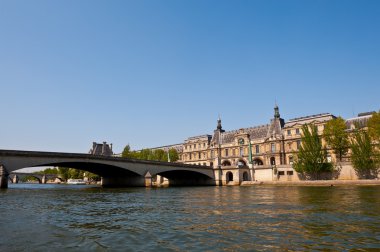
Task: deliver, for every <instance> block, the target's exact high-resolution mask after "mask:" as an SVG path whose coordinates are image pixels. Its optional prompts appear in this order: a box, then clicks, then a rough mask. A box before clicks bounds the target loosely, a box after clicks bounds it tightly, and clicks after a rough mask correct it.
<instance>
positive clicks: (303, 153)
mask: <svg viewBox="0 0 380 252" xmlns="http://www.w3.org/2000/svg"><path fill="white" fill-rule="evenodd" d="M301 143H302V144H301V146H300V149H299V152H298V155H297V158H296V160H295V163H294V169H295V170H296V171H297V172H299V173H302V174H305V175H307V176H309V177H311V178H317V179H318V178H319V175H320V173H321V172H329V171H332V168H333V167H332V164H331V163H328V162H327V152H326V149H324V148H323V146H322V140H321V138H320V137H319V136H318V130H317V126H315V125H308V124H305V125H303V126H302V136H301Z"/></svg>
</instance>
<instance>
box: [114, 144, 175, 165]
mask: <svg viewBox="0 0 380 252" xmlns="http://www.w3.org/2000/svg"><path fill="white" fill-rule="evenodd" d="M121 156H122V157H124V158H133V159H142V160H154V161H163V162H168V161H170V162H175V161H177V160H178V159H179V155H178V152H177V150H176V149H169V153H168V152H166V151H164V150H161V149H157V150H151V149H142V150H141V151H132V150H131V147H130V146H129V144H128V145H127V146H125V148H124V150H123V152H122V153H121ZM169 159H170V160H169Z"/></svg>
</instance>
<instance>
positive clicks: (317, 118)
mask: <svg viewBox="0 0 380 252" xmlns="http://www.w3.org/2000/svg"><path fill="white" fill-rule="evenodd" d="M334 118H336V116H334V115H333V114H330V113H322V114H316V115H309V116H303V117H298V118H293V119H290V120H289V121H287V122H286V123H285V126H284V128H290V127H293V126H295V125H303V124H306V123H321V122H326V121H329V120H331V119H334Z"/></svg>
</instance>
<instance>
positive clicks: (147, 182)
mask: <svg viewBox="0 0 380 252" xmlns="http://www.w3.org/2000/svg"><path fill="white" fill-rule="evenodd" d="M145 187H152V175H150V173H149V172H147V173H146V174H145Z"/></svg>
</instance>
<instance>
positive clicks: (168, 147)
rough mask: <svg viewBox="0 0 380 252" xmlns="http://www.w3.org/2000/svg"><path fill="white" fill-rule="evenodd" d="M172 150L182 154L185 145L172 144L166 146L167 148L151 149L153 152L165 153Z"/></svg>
mask: <svg viewBox="0 0 380 252" xmlns="http://www.w3.org/2000/svg"><path fill="white" fill-rule="evenodd" d="M170 149H175V150H176V151H177V152H182V149H183V145H182V144H171V145H165V146H160V147H155V148H151V150H163V151H169V150H170Z"/></svg>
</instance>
